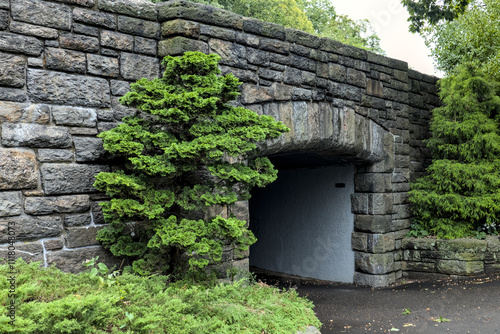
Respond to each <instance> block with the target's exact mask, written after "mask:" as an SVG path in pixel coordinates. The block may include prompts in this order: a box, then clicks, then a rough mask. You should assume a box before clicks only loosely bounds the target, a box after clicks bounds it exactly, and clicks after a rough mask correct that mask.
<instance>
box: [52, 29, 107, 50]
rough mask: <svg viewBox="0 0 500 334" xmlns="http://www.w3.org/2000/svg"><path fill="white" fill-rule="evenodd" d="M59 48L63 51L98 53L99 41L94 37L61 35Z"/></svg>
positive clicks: (70, 34)
mask: <svg viewBox="0 0 500 334" xmlns="http://www.w3.org/2000/svg"><path fill="white" fill-rule="evenodd" d="M59 46H60V47H62V48H65V49H72V50H78V51H85V52H98V51H99V40H98V39H97V38H96V37H91V36H85V35H78V34H72V33H62V34H61V35H60V36H59Z"/></svg>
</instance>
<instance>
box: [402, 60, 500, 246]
mask: <svg viewBox="0 0 500 334" xmlns="http://www.w3.org/2000/svg"><path fill="white" fill-rule="evenodd" d="M440 86H441V92H440V96H441V99H442V100H443V103H444V106H442V107H440V108H437V109H435V110H434V111H433V119H432V123H431V132H432V137H431V138H430V139H429V140H428V141H427V145H428V147H429V148H430V149H431V152H432V156H433V159H434V160H433V162H432V164H431V166H430V167H429V168H428V175H427V176H425V177H423V178H420V179H418V180H417V181H416V182H415V183H414V184H412V190H411V192H410V201H411V203H412V204H413V210H414V213H415V214H416V216H417V217H416V218H415V220H414V224H413V230H414V231H413V232H412V233H413V235H417V234H418V232H419V231H428V232H430V233H431V234H433V235H436V236H437V237H438V238H460V237H465V236H473V235H477V232H478V231H484V232H490V233H496V226H497V224H498V223H499V219H500V136H499V122H498V121H499V112H500V98H499V96H498V95H497V93H498V84H497V82H494V81H491V80H487V79H486V77H485V76H484V74H482V73H480V72H478V71H477V70H475V69H474V68H472V67H470V66H469V67H462V68H461V70H460V71H459V72H458V74H456V75H454V76H450V77H447V78H445V79H442V80H441V81H440Z"/></svg>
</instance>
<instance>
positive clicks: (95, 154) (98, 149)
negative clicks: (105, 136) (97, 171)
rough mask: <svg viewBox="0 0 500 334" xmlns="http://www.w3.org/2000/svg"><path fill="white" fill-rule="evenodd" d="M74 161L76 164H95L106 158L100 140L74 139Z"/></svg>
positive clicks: (90, 138) (88, 138) (89, 138)
mask: <svg viewBox="0 0 500 334" xmlns="http://www.w3.org/2000/svg"><path fill="white" fill-rule="evenodd" d="M73 141H74V142H75V160H76V161H78V162H95V161H99V160H103V159H105V158H106V157H107V155H106V151H105V150H104V147H103V144H102V139H101V138H93V137H75V138H74V139H73Z"/></svg>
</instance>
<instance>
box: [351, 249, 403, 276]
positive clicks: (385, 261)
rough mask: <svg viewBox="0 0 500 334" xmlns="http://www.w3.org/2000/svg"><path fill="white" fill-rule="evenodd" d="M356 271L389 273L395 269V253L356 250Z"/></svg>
mask: <svg viewBox="0 0 500 334" xmlns="http://www.w3.org/2000/svg"><path fill="white" fill-rule="evenodd" d="M354 264H355V267H356V271H359V272H364V273H369V274H387V273H390V272H392V271H394V255H393V254H392V253H385V254H369V253H361V252H354Z"/></svg>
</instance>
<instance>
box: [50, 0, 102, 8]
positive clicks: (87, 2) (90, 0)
mask: <svg viewBox="0 0 500 334" xmlns="http://www.w3.org/2000/svg"><path fill="white" fill-rule="evenodd" d="M55 1H59V2H64V3H69V4H74V5H79V6H84V7H93V6H94V5H95V3H96V0H55Z"/></svg>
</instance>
